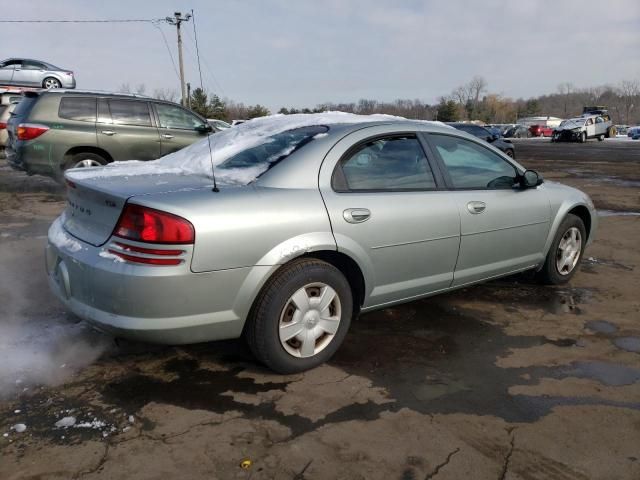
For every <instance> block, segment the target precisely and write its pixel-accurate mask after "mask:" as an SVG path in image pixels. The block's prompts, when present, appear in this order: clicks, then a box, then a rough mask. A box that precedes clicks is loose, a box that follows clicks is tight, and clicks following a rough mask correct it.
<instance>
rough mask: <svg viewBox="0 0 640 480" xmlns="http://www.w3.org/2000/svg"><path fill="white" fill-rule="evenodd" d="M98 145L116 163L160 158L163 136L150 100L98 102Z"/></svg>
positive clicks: (109, 100) (104, 99) (102, 100)
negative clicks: (159, 132) (152, 116)
mask: <svg viewBox="0 0 640 480" xmlns="http://www.w3.org/2000/svg"><path fill="white" fill-rule="evenodd" d="M96 132H97V135H98V145H99V146H100V148H102V149H104V150H106V151H107V152H108V153H109V154H110V155H111V156H112V157H113V160H115V161H119V160H154V159H156V158H159V157H160V136H159V134H158V129H157V128H156V126H155V125H154V123H153V122H152V120H151V110H150V108H149V102H148V101H146V100H129V99H114V98H111V99H106V98H100V99H99V100H98V123H97V124H96Z"/></svg>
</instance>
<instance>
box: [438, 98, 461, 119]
mask: <svg viewBox="0 0 640 480" xmlns="http://www.w3.org/2000/svg"><path fill="white" fill-rule="evenodd" d="M436 119H437V120H439V121H441V122H455V121H456V120H458V104H457V103H456V102H455V101H454V100H447V101H444V100H442V101H441V102H440V104H439V105H438V113H437V116H436Z"/></svg>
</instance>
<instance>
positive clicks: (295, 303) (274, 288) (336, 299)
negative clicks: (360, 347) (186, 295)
mask: <svg viewBox="0 0 640 480" xmlns="http://www.w3.org/2000/svg"><path fill="white" fill-rule="evenodd" d="M352 315H353V297H352V293H351V288H350V286H349V282H348V281H347V279H346V278H345V277H344V275H343V274H342V273H341V272H340V271H339V270H338V269H337V268H335V267H334V266H333V265H330V264H328V263H326V262H323V261H320V260H316V259H300V260H296V261H294V262H292V263H291V264H289V265H287V266H285V267H283V268H282V269H281V270H280V271H278V272H276V274H275V275H274V276H273V277H272V278H271V279H270V280H269V281H268V283H267V284H266V285H265V287H264V288H263V290H262V292H261V293H260V296H259V297H258V299H257V301H256V304H255V305H254V308H253V309H252V313H251V314H250V316H249V319H248V320H247V325H246V326H245V332H244V335H245V338H246V340H247V343H248V344H249V348H250V349H251V351H252V352H253V354H254V355H255V356H256V358H257V359H258V360H259V361H261V362H262V363H264V364H265V365H267V366H268V367H269V368H271V369H272V370H275V371H276V372H278V373H282V374H289V373H295V372H301V371H303V370H308V369H310V368H314V367H317V366H318V365H320V364H322V363H324V362H326V361H327V360H329V359H330V358H331V357H332V356H333V354H334V353H335V352H336V351H337V350H338V347H340V344H341V343H342V342H343V340H344V337H345V336H346V334H347V331H348V330H349V324H350V323H351V316H352Z"/></svg>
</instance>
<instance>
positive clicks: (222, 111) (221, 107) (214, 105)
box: [207, 94, 229, 121]
mask: <svg viewBox="0 0 640 480" xmlns="http://www.w3.org/2000/svg"><path fill="white" fill-rule="evenodd" d="M207 118H217V119H218V120H224V121H228V120H229V112H227V104H226V103H225V102H224V101H223V100H221V99H220V97H219V96H218V95H215V94H214V95H213V96H212V97H211V101H210V102H209V116H208V117H207Z"/></svg>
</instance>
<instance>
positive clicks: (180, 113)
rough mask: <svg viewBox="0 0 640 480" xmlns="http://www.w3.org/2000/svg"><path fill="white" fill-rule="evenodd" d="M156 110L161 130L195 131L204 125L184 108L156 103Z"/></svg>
mask: <svg viewBox="0 0 640 480" xmlns="http://www.w3.org/2000/svg"><path fill="white" fill-rule="evenodd" d="M156 110H157V111H158V119H159V121H160V126H161V127H162V128H178V129H183V130H195V129H196V128H197V127H202V126H203V125H204V124H203V123H202V120H200V119H199V118H198V117H196V116H195V115H193V114H192V113H190V112H188V111H186V110H185V109H184V108H180V107H177V106H174V105H167V104H166V103H156Z"/></svg>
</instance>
